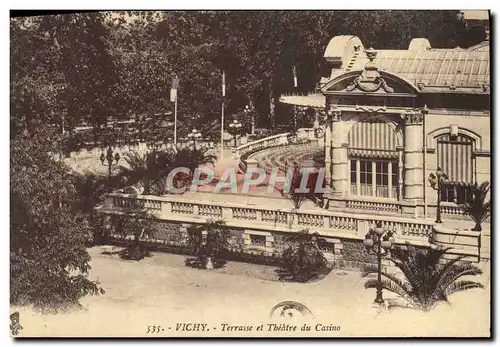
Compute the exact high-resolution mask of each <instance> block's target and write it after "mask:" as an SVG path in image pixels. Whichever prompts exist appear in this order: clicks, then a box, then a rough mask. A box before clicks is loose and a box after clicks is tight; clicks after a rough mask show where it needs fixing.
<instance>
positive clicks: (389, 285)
mask: <svg viewBox="0 0 500 347" xmlns="http://www.w3.org/2000/svg"><path fill="white" fill-rule="evenodd" d="M380 285H381V287H382V289H385V290H388V291H390V292H392V293H394V294H396V295H398V296H399V297H401V298H403V299H405V300H406V301H407V302H408V303H409V304H411V305H412V306H415V305H416V302H415V300H414V298H413V297H412V295H408V293H407V292H406V291H405V290H404V288H402V287H401V286H399V285H397V284H395V283H394V282H393V281H389V280H384V279H382V281H381V283H380ZM378 286H379V282H378V280H376V279H369V280H367V281H366V282H365V289H370V288H371V289H377V288H378Z"/></svg>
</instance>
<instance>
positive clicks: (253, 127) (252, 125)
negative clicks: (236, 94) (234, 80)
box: [243, 105, 255, 135]
mask: <svg viewBox="0 0 500 347" xmlns="http://www.w3.org/2000/svg"><path fill="white" fill-rule="evenodd" d="M250 112H252V111H251V110H250V107H249V106H248V105H245V109H244V110H243V113H244V114H245V119H248V115H249V114H250ZM250 116H251V118H250V121H251V129H250V134H252V135H254V134H255V114H254V113H253V112H252V113H251V114H250Z"/></svg>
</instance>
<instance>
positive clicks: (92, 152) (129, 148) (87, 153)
mask: <svg viewBox="0 0 500 347" xmlns="http://www.w3.org/2000/svg"><path fill="white" fill-rule="evenodd" d="M159 145H160V148H159V149H162V150H170V149H173V148H174V144H173V142H169V143H162V144H159ZM92 146H93V147H89V148H88V149H80V150H79V151H75V152H71V153H70V154H69V158H71V159H74V160H82V159H99V157H100V156H101V154H102V153H105V152H106V148H107V147H102V146H100V145H92ZM196 146H197V147H199V148H202V147H203V148H208V149H214V148H216V147H217V146H218V143H216V142H214V141H213V140H210V139H200V140H197V141H196ZM186 147H189V148H192V147H193V140H192V139H189V138H180V139H178V140H177V148H178V149H181V148H186ZM113 150H114V152H115V153H119V154H120V155H121V156H123V155H124V154H125V153H127V152H133V151H134V152H138V153H146V152H148V151H150V149H148V145H147V144H146V143H145V142H141V143H138V144H134V145H119V146H113ZM54 155H56V154H54Z"/></svg>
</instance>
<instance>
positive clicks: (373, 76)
mask: <svg viewBox="0 0 500 347" xmlns="http://www.w3.org/2000/svg"><path fill="white" fill-rule="evenodd" d="M365 53H366V56H367V58H368V59H369V60H370V61H369V62H368V63H367V64H366V66H365V69H364V70H363V71H362V72H361V74H360V75H359V76H358V77H356V78H355V79H354V81H353V82H352V83H351V84H349V85H348V86H347V87H346V88H345V90H346V91H348V92H351V91H353V90H355V89H359V90H360V91H362V92H367V93H375V92H377V91H379V90H380V89H383V90H384V91H385V92H386V93H392V92H393V91H394V89H393V88H391V87H389V86H388V85H387V82H386V81H385V79H384V78H383V77H381V76H380V73H379V72H378V67H377V66H376V65H375V63H374V62H373V60H374V59H375V57H376V56H377V51H375V50H374V49H373V48H370V49H368V50H366V51H365Z"/></svg>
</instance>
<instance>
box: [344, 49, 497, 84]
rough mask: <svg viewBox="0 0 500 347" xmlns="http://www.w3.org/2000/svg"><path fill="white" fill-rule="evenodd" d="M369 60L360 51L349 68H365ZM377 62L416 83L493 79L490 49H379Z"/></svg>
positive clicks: (379, 66) (384, 69)
mask: <svg viewBox="0 0 500 347" xmlns="http://www.w3.org/2000/svg"><path fill="white" fill-rule="evenodd" d="M366 63H368V59H367V58H366V56H365V55H364V54H360V55H359V56H358V58H357V59H356V60H355V61H354V63H353V64H351V66H350V68H349V69H348V70H350V71H355V70H363V68H364V67H365V65H366ZM374 63H375V65H376V66H377V67H378V69H379V70H381V71H387V72H390V73H393V74H396V75H398V76H400V77H402V78H405V79H406V80H408V81H410V82H412V83H414V84H415V85H418V84H421V83H423V84H424V85H425V86H432V87H442V86H455V87H482V85H484V84H489V83H490V54H489V49H488V50H484V51H483V50H481V51H477V50H463V49H448V50H443V49H439V50H434V49H431V50H418V51H410V50H377V56H376V58H375V60H374Z"/></svg>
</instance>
